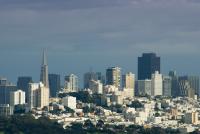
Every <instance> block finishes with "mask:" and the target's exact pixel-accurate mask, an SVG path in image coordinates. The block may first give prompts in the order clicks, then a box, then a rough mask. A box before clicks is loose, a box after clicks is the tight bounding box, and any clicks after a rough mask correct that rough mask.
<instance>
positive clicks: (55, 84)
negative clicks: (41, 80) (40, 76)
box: [49, 74, 61, 97]
mask: <svg viewBox="0 0 200 134" xmlns="http://www.w3.org/2000/svg"><path fill="white" fill-rule="evenodd" d="M60 88H61V87H60V75H58V74H49V90H50V96H51V97H56V95H57V93H58V92H59V91H60Z"/></svg>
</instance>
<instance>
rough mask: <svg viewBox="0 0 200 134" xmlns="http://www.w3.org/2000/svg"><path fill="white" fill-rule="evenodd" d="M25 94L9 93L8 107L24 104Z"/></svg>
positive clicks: (19, 91)
mask: <svg viewBox="0 0 200 134" xmlns="http://www.w3.org/2000/svg"><path fill="white" fill-rule="evenodd" d="M25 103H26V102H25V92H24V91H22V90H17V91H14V92H10V106H15V105H19V104H21V105H23V104H25Z"/></svg>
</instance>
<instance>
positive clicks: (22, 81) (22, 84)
mask: <svg viewBox="0 0 200 134" xmlns="http://www.w3.org/2000/svg"><path fill="white" fill-rule="evenodd" d="M32 82H33V80H32V77H29V76H21V77H18V80H17V88H18V89H21V90H22V91H24V92H25V93H26V102H27V100H28V96H27V95H28V87H29V83H32Z"/></svg>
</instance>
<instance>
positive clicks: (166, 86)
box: [163, 76, 172, 96]
mask: <svg viewBox="0 0 200 134" xmlns="http://www.w3.org/2000/svg"><path fill="white" fill-rule="evenodd" d="M171 90H172V78H171V77H170V76H163V95H164V96H171V95H172V94H171Z"/></svg>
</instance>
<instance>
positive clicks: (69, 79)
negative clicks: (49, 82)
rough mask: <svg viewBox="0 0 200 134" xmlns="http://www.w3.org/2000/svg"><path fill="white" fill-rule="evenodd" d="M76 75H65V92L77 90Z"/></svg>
mask: <svg viewBox="0 0 200 134" xmlns="http://www.w3.org/2000/svg"><path fill="white" fill-rule="evenodd" d="M78 90H79V89H78V77H77V76H76V75H74V74H70V75H68V76H65V92H78Z"/></svg>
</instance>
